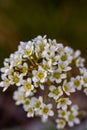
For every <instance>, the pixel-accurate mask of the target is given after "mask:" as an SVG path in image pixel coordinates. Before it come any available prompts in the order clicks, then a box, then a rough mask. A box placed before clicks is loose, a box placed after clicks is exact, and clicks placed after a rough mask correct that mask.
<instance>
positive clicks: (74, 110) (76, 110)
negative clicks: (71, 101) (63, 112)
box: [70, 105, 79, 116]
mask: <svg viewBox="0 0 87 130" xmlns="http://www.w3.org/2000/svg"><path fill="white" fill-rule="evenodd" d="M78 110H79V107H78V105H72V106H71V107H70V111H71V112H72V114H73V115H75V116H77V115H78V114H79V111H78Z"/></svg>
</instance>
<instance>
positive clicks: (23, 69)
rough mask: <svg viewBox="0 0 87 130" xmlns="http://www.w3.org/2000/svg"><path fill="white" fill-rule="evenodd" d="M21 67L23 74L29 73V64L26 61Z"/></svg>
mask: <svg viewBox="0 0 87 130" xmlns="http://www.w3.org/2000/svg"><path fill="white" fill-rule="evenodd" d="M19 69H20V71H21V73H22V75H24V76H25V75H26V74H27V73H28V64H27V63H26V62H24V63H23V65H21V66H20V67H19Z"/></svg>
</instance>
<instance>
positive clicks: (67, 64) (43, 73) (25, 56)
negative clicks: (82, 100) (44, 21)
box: [0, 36, 87, 128]
mask: <svg viewBox="0 0 87 130" xmlns="http://www.w3.org/2000/svg"><path fill="white" fill-rule="evenodd" d="M80 53H81V52H80V51H79V50H77V51H74V50H73V49H72V48H70V47H68V46H66V47H65V46H63V45H62V44H61V43H57V42H56V40H51V39H46V36H44V37H42V36H38V37H36V38H35V39H33V40H31V41H28V42H20V45H19V46H18V50H17V51H16V52H14V53H13V54H11V55H10V57H9V58H6V59H5V60H4V67H3V68H1V72H2V74H1V78H2V81H1V82H0V86H1V87H3V91H5V90H6V89H8V88H9V87H10V86H17V87H18V88H17V90H16V91H15V92H14V94H13V98H14V100H15V101H16V105H20V104H22V105H23V108H24V110H25V111H26V112H27V117H34V116H40V117H41V119H42V121H44V122H46V121H47V120H48V118H50V119H52V120H54V121H55V122H56V124H57V128H64V127H65V126H66V125H68V126H70V127H72V126H73V125H74V124H79V123H80V119H79V114H80V111H79V107H78V105H74V104H73V103H72V101H71V99H70V95H71V94H72V93H75V92H76V91H81V90H83V92H84V93H85V94H86V95H87V69H86V68H85V67H84V61H85V59H84V58H82V57H81V56H80Z"/></svg>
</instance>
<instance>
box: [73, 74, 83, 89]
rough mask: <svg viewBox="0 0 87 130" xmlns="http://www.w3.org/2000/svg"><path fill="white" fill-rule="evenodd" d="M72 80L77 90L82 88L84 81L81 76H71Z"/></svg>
mask: <svg viewBox="0 0 87 130" xmlns="http://www.w3.org/2000/svg"><path fill="white" fill-rule="evenodd" d="M71 82H72V83H73V87H75V88H76V89H77V90H81V89H82V83H83V81H82V80H81V77H80V76H76V78H71Z"/></svg>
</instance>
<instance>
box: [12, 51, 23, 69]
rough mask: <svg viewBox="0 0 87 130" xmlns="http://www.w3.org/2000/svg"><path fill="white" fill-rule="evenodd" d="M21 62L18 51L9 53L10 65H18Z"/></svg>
mask: <svg viewBox="0 0 87 130" xmlns="http://www.w3.org/2000/svg"><path fill="white" fill-rule="evenodd" d="M21 64H22V55H21V53H19V52H15V53H14V54H11V55H10V66H12V67H14V66H19V65H21Z"/></svg>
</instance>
